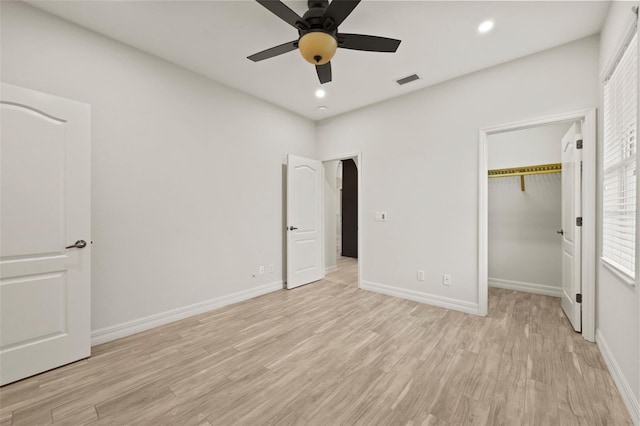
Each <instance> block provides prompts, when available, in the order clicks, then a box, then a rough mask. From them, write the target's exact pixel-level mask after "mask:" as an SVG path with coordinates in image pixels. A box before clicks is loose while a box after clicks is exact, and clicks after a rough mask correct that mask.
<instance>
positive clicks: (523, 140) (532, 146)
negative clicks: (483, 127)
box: [487, 123, 571, 169]
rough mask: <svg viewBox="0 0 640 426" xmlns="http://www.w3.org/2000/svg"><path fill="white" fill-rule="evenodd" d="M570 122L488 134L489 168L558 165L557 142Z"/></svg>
mask: <svg viewBox="0 0 640 426" xmlns="http://www.w3.org/2000/svg"><path fill="white" fill-rule="evenodd" d="M569 127H571V123H559V124H551V125H548V126H540V127H534V128H532V129H525V130H517V131H514V132H505V133H497V134H493V135H489V144H488V149H487V152H488V157H489V158H488V160H489V162H488V164H489V169H504V168H509V167H521V166H532V165H536V164H547V163H560V162H562V155H561V153H560V151H561V148H560V147H561V145H562V144H561V142H560V141H561V139H562V137H563V136H564V135H565V133H567V130H569Z"/></svg>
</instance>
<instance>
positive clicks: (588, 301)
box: [478, 108, 597, 342]
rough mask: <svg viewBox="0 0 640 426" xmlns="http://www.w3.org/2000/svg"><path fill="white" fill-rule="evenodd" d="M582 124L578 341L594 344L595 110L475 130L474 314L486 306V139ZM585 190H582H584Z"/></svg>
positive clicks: (487, 265)
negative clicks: (476, 281)
mask: <svg viewBox="0 0 640 426" xmlns="http://www.w3.org/2000/svg"><path fill="white" fill-rule="evenodd" d="M570 121H583V125H582V140H583V141H584V145H583V146H584V148H583V152H582V162H583V169H582V188H583V190H582V194H581V195H582V217H583V222H584V223H585V226H583V228H582V265H581V270H582V337H584V338H585V339H586V340H588V341H590V342H594V341H595V334H596V333H595V332H596V323H595V319H596V309H595V308H596V286H595V281H596V259H597V257H596V256H597V255H596V230H597V222H596V219H597V216H596V194H597V181H596V167H597V165H596V143H597V135H596V109H595V108H587V109H583V110H578V111H572V112H567V113H560V114H555V115H548V116H544V117H538V118H533V119H529V120H522V121H516V122H511V123H507V124H501V125H497V126H491V127H484V128H481V129H480V130H479V142H480V143H479V155H478V157H479V159H478V314H479V315H481V316H486V315H487V313H488V302H489V285H488V273H489V257H488V251H489V241H488V240H489V238H488V216H489V212H488V204H489V203H488V181H489V178H488V175H487V173H488V170H489V168H488V166H489V164H488V149H487V147H488V138H489V136H490V135H495V134H498V133H505V132H511V131H515V130H524V129H530V128H533V127H540V126H544V125H548V124H558V123H562V122H570ZM585 189H586V190H585Z"/></svg>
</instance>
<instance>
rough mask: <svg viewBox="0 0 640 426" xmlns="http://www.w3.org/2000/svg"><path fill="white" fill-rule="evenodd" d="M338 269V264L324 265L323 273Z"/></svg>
mask: <svg viewBox="0 0 640 426" xmlns="http://www.w3.org/2000/svg"><path fill="white" fill-rule="evenodd" d="M337 270H338V265H333V266H325V268H324V274H325V275H327V274H330V273H332V272H335V271H337Z"/></svg>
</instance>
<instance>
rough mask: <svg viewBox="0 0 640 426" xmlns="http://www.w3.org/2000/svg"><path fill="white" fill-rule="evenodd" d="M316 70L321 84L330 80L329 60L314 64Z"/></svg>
mask: <svg viewBox="0 0 640 426" xmlns="http://www.w3.org/2000/svg"><path fill="white" fill-rule="evenodd" d="M316 72H317V73H318V78H319V79H320V83H321V84H325V83H328V82H330V81H331V62H327V63H326V64H324V65H316Z"/></svg>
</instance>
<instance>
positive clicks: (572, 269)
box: [562, 123, 582, 331]
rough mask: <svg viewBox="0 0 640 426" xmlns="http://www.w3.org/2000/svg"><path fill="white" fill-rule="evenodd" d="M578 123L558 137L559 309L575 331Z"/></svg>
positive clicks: (578, 321) (578, 310)
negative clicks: (560, 268)
mask: <svg viewBox="0 0 640 426" xmlns="http://www.w3.org/2000/svg"><path fill="white" fill-rule="evenodd" d="M578 132H579V129H578V124H577V123H576V124H574V125H573V126H571V128H570V129H569V131H568V132H567V134H566V135H565V136H564V137H563V138H562V230H563V231H564V234H563V238H562V309H563V310H564V312H565V314H566V315H567V318H569V321H570V322H571V325H572V326H573V328H574V329H575V330H576V331H581V330H582V307H581V305H580V304H579V303H578V302H577V301H576V295H577V294H581V293H582V276H581V265H582V263H581V254H582V244H581V230H582V228H581V227H579V226H577V225H576V218H577V217H580V216H581V215H582V213H581V212H582V209H581V205H582V201H581V197H582V171H581V150H579V149H577V148H576V141H577V140H578V139H580V134H579V133H578Z"/></svg>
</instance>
